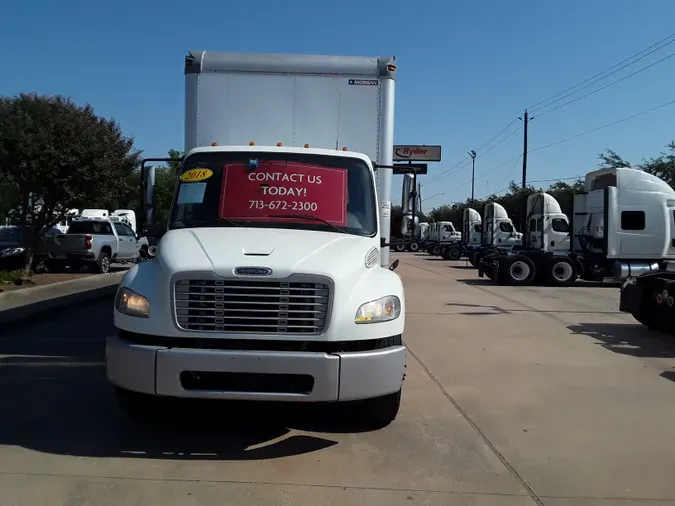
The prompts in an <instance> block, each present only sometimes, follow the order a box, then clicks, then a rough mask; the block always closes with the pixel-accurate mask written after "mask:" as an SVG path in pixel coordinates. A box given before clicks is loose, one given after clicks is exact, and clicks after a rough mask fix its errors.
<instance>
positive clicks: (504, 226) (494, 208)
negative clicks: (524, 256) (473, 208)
mask: <svg viewBox="0 0 675 506" xmlns="http://www.w3.org/2000/svg"><path fill="white" fill-rule="evenodd" d="M522 244H523V234H522V233H521V232H518V231H517V230H516V228H515V227H514V225H513V221H511V218H509V215H508V213H507V212H506V209H504V206H502V205H501V204H498V203H496V202H489V203H487V204H485V207H484V209H483V224H482V235H481V245H482V246H484V247H498V248H505V249H511V248H513V247H514V246H522Z"/></svg>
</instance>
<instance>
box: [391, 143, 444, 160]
mask: <svg viewBox="0 0 675 506" xmlns="http://www.w3.org/2000/svg"><path fill="white" fill-rule="evenodd" d="M394 161H395V162H440V161H441V147H440V146H424V145H422V146H394Z"/></svg>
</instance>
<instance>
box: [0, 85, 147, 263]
mask: <svg viewBox="0 0 675 506" xmlns="http://www.w3.org/2000/svg"><path fill="white" fill-rule="evenodd" d="M139 155H140V153H139V152H138V151H137V150H135V149H134V146H133V138H130V137H125V136H124V135H123V134H122V130H121V128H120V125H119V124H118V123H117V122H115V121H114V120H113V119H105V118H101V117H99V116H96V114H95V113H94V110H93V109H92V107H91V106H90V105H85V106H84V107H80V106H78V105H76V104H75V103H73V102H72V101H71V100H70V99H69V98H67V97H63V96H60V95H59V96H43V95H37V94H20V95H18V96H16V97H1V98H0V180H2V182H3V183H2V185H3V186H2V192H3V197H4V198H3V201H4V206H5V207H6V208H8V209H16V210H17V211H18V220H19V224H20V225H21V226H22V227H23V228H24V229H25V231H26V234H25V236H26V239H25V241H26V244H25V247H26V248H27V249H28V250H29V254H28V255H27V268H28V267H30V263H31V262H32V254H31V253H30V252H31V251H32V249H33V247H34V246H35V245H36V243H37V240H38V236H39V232H40V231H41V230H43V229H44V228H46V227H51V226H53V225H54V224H55V223H57V222H58V221H59V220H60V219H61V218H62V217H63V215H64V214H65V213H66V212H67V210H68V209H72V208H78V209H79V208H82V207H83V206H85V205H88V204H89V203H90V202H92V200H96V199H99V200H101V201H108V200H114V199H116V198H119V197H120V196H121V194H123V193H124V191H125V189H126V187H127V185H126V183H127V181H128V177H129V175H130V174H131V173H133V171H134V169H135V167H136V166H137V165H138V162H139V158H140V157H139ZM5 199H7V200H5Z"/></svg>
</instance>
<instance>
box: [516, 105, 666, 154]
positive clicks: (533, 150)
mask: <svg viewBox="0 0 675 506" xmlns="http://www.w3.org/2000/svg"><path fill="white" fill-rule="evenodd" d="M672 104H675V100H671V101H670V102H666V103H665V104H661V105H657V106H656V107H652V108H651V109H647V110H645V111H641V112H638V113H636V114H633V115H631V116H627V117H625V118H621V119H619V120H617V121H613V122H611V123H607V124H606V125H602V126H599V127H596V128H592V129H591V130H586V131H585V132H582V133H580V134H577V135H573V136H571V137H566V138H564V139H561V140H559V141H556V142H552V143H551V144H546V145H545V146H541V147H538V148H536V149H532V150H530V151H528V153H534V152H536V151H541V150H542V149H546V148H550V147H552V146H557V145H558V144H562V143H563V142H567V141H571V140H573V139H578V138H579V137H583V136H585V135H588V134H592V133H594V132H597V131H598V130H603V129H605V128H609V127H611V126H614V125H618V124H619V123H623V122H624V121H628V120H631V119H633V118H637V117H638V116H643V115H644V114H648V113H650V112H654V111H656V110H658V109H663V108H664V107H667V106H669V105H672Z"/></svg>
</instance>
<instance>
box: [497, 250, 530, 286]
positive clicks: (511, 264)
mask: <svg viewBox="0 0 675 506" xmlns="http://www.w3.org/2000/svg"><path fill="white" fill-rule="evenodd" d="M499 269H500V272H499V279H500V280H502V279H503V280H504V284H507V285H511V286H527V285H530V284H532V281H534V277H535V276H536V274H537V271H536V268H535V265H534V262H533V261H532V260H530V259H529V258H528V257H526V256H525V255H513V256H508V257H506V258H505V259H504V261H503V262H499Z"/></svg>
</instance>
